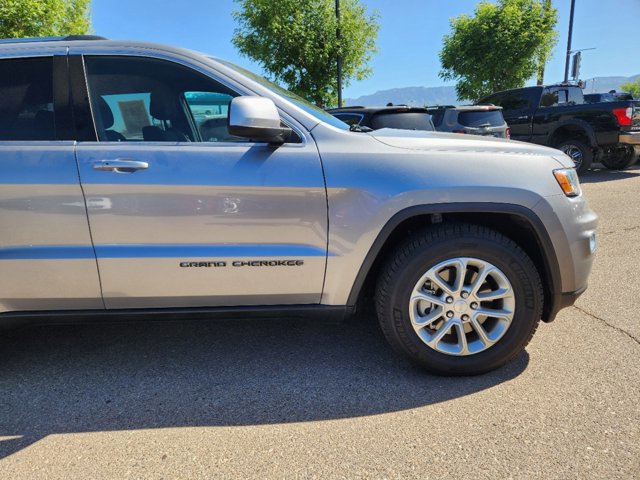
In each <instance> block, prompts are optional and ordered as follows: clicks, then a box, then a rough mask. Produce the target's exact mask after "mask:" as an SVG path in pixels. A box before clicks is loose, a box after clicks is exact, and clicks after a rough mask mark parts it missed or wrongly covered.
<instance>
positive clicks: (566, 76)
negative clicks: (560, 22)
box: [564, 0, 576, 83]
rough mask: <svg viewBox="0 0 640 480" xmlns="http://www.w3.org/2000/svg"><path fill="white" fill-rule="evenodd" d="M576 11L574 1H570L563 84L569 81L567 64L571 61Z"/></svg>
mask: <svg viewBox="0 0 640 480" xmlns="http://www.w3.org/2000/svg"><path fill="white" fill-rule="evenodd" d="M575 9H576V0H571V13H570V16H569V38H568V40H567V59H566V61H565V64H564V83H567V82H568V81H569V62H570V61H571V37H572V36H573V13H574V12H575Z"/></svg>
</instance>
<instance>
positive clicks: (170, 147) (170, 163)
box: [76, 56, 327, 308]
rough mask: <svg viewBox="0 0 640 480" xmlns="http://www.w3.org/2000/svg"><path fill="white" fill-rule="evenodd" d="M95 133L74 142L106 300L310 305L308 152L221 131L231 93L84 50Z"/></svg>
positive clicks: (315, 256)
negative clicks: (83, 140)
mask: <svg viewBox="0 0 640 480" xmlns="http://www.w3.org/2000/svg"><path fill="white" fill-rule="evenodd" d="M84 64H85V70H86V75H87V84H88V89H89V98H90V102H91V110H92V112H93V116H94V121H95V125H96V130H97V135H98V141H97V142H96V141H88V142H80V143H79V144H78V146H77V149H76V155H77V159H78V165H79V169H80V179H81V184H82V187H83V189H84V193H85V198H86V204H87V209H88V215H89V222H90V226H91V232H92V237H93V242H94V247H95V251H96V256H97V260H98V267H99V273H100V279H101V282H102V291H103V298H104V301H105V304H106V307H107V308H148V307H201V306H223V305H224V306H233V305H284V304H313V303H319V301H320V296H321V293H322V284H323V280H324V269H325V263H326V254H327V206H326V205H327V203H326V193H325V185H324V177H323V174H322V167H321V164H320V158H319V155H318V152H317V149H316V146H315V144H314V143H313V140H312V139H311V137H310V136H309V135H307V134H306V133H302V132H301V131H300V132H299V134H294V135H293V136H292V138H291V139H290V142H288V143H286V144H285V145H282V146H280V147H277V148H276V147H273V146H269V145H267V144H263V143H255V142H249V141H247V140H245V139H240V138H236V137H231V136H230V135H229V133H228V131H227V128H226V118H227V110H228V106H229V102H230V101H231V99H232V98H233V97H234V96H236V95H237V93H236V92H235V91H233V90H231V89H230V88H228V87H226V86H224V85H223V84H221V83H219V82H217V81H215V80H213V79H212V78H209V77H208V76H204V75H203V74H201V73H200V72H197V71H195V70H192V69H190V68H187V67H185V66H182V65H178V64H176V63H172V62H169V61H166V60H160V59H151V58H144V57H114V56H87V57H84Z"/></svg>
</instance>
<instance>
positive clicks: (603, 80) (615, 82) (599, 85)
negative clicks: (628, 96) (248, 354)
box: [584, 75, 640, 93]
mask: <svg viewBox="0 0 640 480" xmlns="http://www.w3.org/2000/svg"><path fill="white" fill-rule="evenodd" d="M639 79H640V75H634V76H632V77H595V78H590V79H589V80H586V82H587V85H586V87H585V89H584V92H585V93H594V92H609V91H611V90H616V91H618V92H621V91H622V88H621V87H620V85H622V84H623V83H627V82H636V81H638V80H639Z"/></svg>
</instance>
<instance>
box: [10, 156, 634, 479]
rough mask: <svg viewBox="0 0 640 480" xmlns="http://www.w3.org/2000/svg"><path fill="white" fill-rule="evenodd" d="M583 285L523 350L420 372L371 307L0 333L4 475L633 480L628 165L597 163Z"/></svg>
mask: <svg viewBox="0 0 640 480" xmlns="http://www.w3.org/2000/svg"><path fill="white" fill-rule="evenodd" d="M583 189H584V191H585V192H586V195H587V197H588V199H589V202H590V204H591V206H592V208H593V209H594V210H596V211H597V212H598V214H599V215H600V228H599V247H598V253H597V259H596V263H595V265H594V270H593V273H592V276H591V278H590V287H589V289H588V290H587V292H586V293H585V294H584V295H583V296H582V297H581V298H580V299H579V300H578V303H577V305H576V306H575V307H572V308H569V309H567V310H564V311H563V312H561V314H560V315H559V316H558V318H557V319H556V321H555V322H554V323H552V324H541V325H540V327H539V328H538V332H537V334H536V335H535V337H534V339H533V341H532V343H531V344H530V345H529V347H528V349H527V352H526V353H525V354H523V355H521V356H520V357H518V358H517V359H516V360H515V361H514V362H512V363H511V364H509V365H508V366H507V367H505V368H502V369H500V370H498V371H495V372H493V373H490V374H488V375H484V376H480V377H473V378H443V377H436V376H432V375H429V374H425V373H423V372H422V371H420V370H417V369H416V368H414V367H412V366H411V365H410V364H409V363H408V362H406V361H405V360H404V359H402V358H400V357H398V356H396V355H395V354H393V353H392V352H391V351H390V349H389V347H388V346H387V344H386V342H385V341H384V339H383V338H382V336H381V334H380V333H379V331H378V329H377V327H376V325H375V323H374V322H373V321H370V320H371V319H366V318H360V319H357V320H353V321H350V322H348V323H346V324H343V325H331V324H318V323H317V322H313V321H311V320H308V321H299V320H287V319H282V320H259V321H258V320H245V321H217V322H208V321H196V320H189V321H185V322H163V323H154V322H148V323H128V324H126V323H120V324H115V323H111V324H99V325H67V326H47V327H30V328H26V329H22V330H16V331H11V332H9V333H8V334H4V336H3V337H2V338H0V478H3V479H75V478H77V479H92V478H95V479H103V478H114V479H116V478H117V479H128V478H132V479H133V478H135V479H138V478H141V479H147V478H148V479H162V478H164V479H181V478H184V479H195V478H323V479H324V478H348V479H350V478H421V479H429V478H433V479H436V478H445V477H455V478H478V479H481V478H487V479H496V478H527V479H531V478H541V479H542V478H544V479H551V478H563V479H564V478H598V479H604V478H611V479H614V478H615V479H624V478H629V479H630V478H639V477H640V320H639V318H638V308H637V305H636V304H637V299H638V297H639V296H640V254H639V252H640V249H638V247H637V245H638V243H639V242H640V169H639V168H633V169H630V170H628V171H625V172H609V171H595V172H590V173H588V174H586V175H585V176H584V178H583Z"/></svg>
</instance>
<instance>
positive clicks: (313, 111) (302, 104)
mask: <svg viewBox="0 0 640 480" xmlns="http://www.w3.org/2000/svg"><path fill="white" fill-rule="evenodd" d="M211 58H212V59H213V60H215V61H216V62H220V63H222V64H223V65H225V66H227V67H229V68H231V69H233V70H235V71H236V72H238V73H240V74H242V75H244V76H246V77H249V78H250V79H251V80H253V81H254V82H258V83H259V84H260V85H262V86H263V87H266V88H268V89H269V90H273V91H274V92H275V93H277V94H278V95H280V96H281V97H284V98H286V99H287V100H289V101H290V102H291V103H293V104H294V105H295V106H297V107H299V108H301V109H302V110H304V111H305V112H307V113H308V114H310V115H313V116H314V117H316V118H317V119H318V120H319V121H321V122H324V123H328V124H329V125H331V126H334V127H336V128H340V129H342V130H349V125H347V124H346V123H344V122H343V121H341V120H339V119H337V118H336V117H334V116H333V115H331V114H330V113H327V112H325V111H324V110H322V109H321V108H319V107H316V106H315V105H314V104H312V103H310V102H307V101H306V100H305V99H304V98H302V97H299V96H298V95H296V94H295V93H292V92H290V91H289V90H286V89H284V88H282V87H281V86H280V85H278V84H277V83H273V82H272V81H270V80H267V79H266V78H264V77H261V76H260V75H257V74H255V73H253V72H250V71H249V70H246V69H244V68H242V67H239V66H237V65H234V64H233V63H231V62H227V61H226V60H220V59H219V58H213V57H211Z"/></svg>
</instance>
